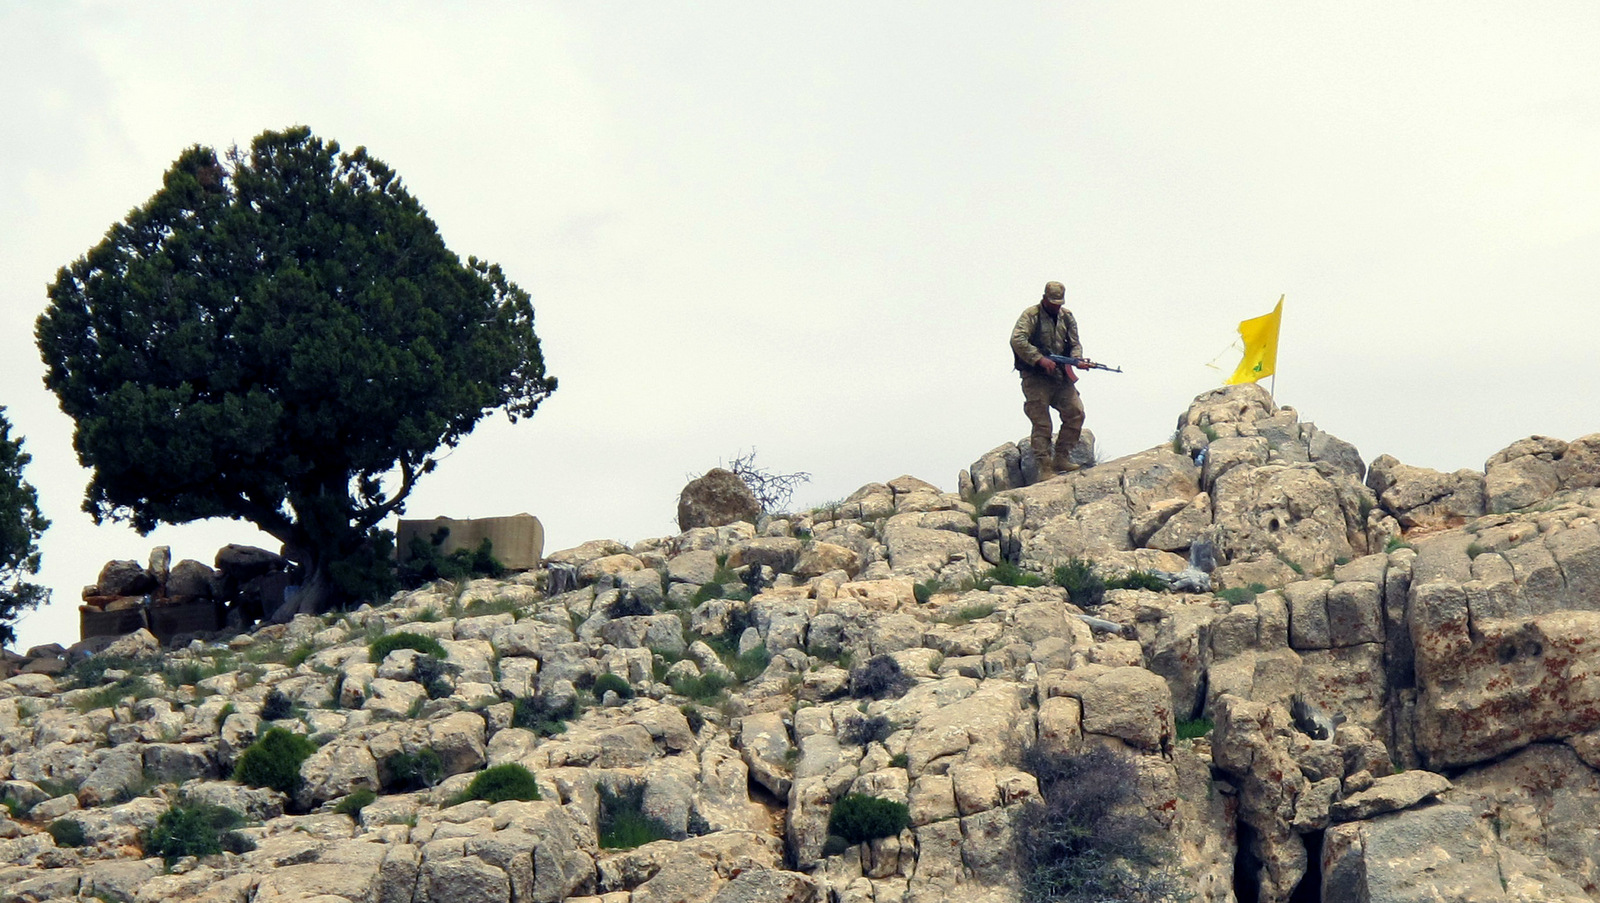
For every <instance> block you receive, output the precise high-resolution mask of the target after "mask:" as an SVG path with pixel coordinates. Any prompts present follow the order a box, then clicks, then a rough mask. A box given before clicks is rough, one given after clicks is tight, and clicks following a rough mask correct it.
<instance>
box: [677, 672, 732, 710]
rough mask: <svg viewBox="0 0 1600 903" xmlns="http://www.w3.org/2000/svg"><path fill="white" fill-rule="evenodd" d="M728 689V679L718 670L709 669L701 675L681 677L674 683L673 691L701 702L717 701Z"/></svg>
mask: <svg viewBox="0 0 1600 903" xmlns="http://www.w3.org/2000/svg"><path fill="white" fill-rule="evenodd" d="M727 689H728V679H727V678H726V677H723V676H722V674H721V673H720V672H717V671H707V672H706V673H704V674H701V675H700V676H699V677H685V678H680V679H678V680H676V681H674V682H673V684H672V692H674V693H677V694H678V695H679V696H687V697H689V698H690V699H693V700H694V701H695V702H699V703H709V702H715V701H717V700H718V699H720V698H722V694H723V692H724V691H726V690H727Z"/></svg>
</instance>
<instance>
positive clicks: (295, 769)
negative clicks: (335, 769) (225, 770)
mask: <svg viewBox="0 0 1600 903" xmlns="http://www.w3.org/2000/svg"><path fill="white" fill-rule="evenodd" d="M316 750H317V747H316V745H315V744H313V743H312V742H311V741H310V740H308V739H307V738H305V737H303V736H301V735H299V734H296V733H291V732H290V731H287V730H284V729H283V728H281V727H275V728H272V729H270V730H268V731H267V732H266V733H265V734H262V735H261V736H260V738H258V739H257V740H256V742H254V743H252V744H250V746H249V747H248V748H246V749H245V751H244V752H243V753H242V754H240V756H239V761H238V762H237V763H236V764H235V765H234V767H233V779H234V780H235V781H238V782H239V783H241V784H247V785H249V786H251V787H271V788H272V789H273V790H277V791H279V792H281V793H288V794H293V793H294V792H295V791H296V790H297V789H299V787H300V765H301V764H302V763H304V762H305V760H306V759H309V758H310V757H311V754H312V753H314V752H316Z"/></svg>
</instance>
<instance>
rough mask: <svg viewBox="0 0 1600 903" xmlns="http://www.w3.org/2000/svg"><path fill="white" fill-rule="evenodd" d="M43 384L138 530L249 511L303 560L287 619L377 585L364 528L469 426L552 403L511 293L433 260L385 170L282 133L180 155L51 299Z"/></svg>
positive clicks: (525, 311)
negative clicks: (498, 413)
mask: <svg viewBox="0 0 1600 903" xmlns="http://www.w3.org/2000/svg"><path fill="white" fill-rule="evenodd" d="M49 291H50V306H49V308H48V309H47V310H46V311H45V313H44V314H43V315H42V316H40V317H39V321H38V324H37V328H36V333H37V337H38V340H39V349H40V352H41V354H42V355H43V357H44V361H45V364H46V365H47V366H48V368H49V372H48V375H47V376H46V377H45V384H46V385H47V386H48V387H49V388H50V389H51V390H53V391H54V392H55V393H56V396H57V397H58V398H59V399H60V402H61V408H62V410H64V411H65V412H66V413H68V414H69V415H71V416H72V417H73V419H74V420H76V421H77V432H76V434H75V436H74V444H75V447H76V448H77V451H78V456H79V459H80V460H81V461H82V462H83V463H84V465H85V466H87V467H89V468H91V469H92V470H93V477H92V479H91V481H90V483H89V488H88V493H87V496H86V498H85V501H84V510H86V511H88V512H89V513H90V514H92V515H93V516H94V517H95V519H96V521H97V522H98V521H100V520H101V519H104V518H112V519H117V520H126V521H129V522H131V523H132V525H133V526H134V527H135V528H136V529H138V530H140V531H141V532H148V531H150V530H152V529H154V528H155V526H156V525H157V524H158V523H163V522H165V523H184V522H188V521H193V520H199V519H202V518H211V517H224V518H236V519H242V520H247V521H250V522H253V523H255V524H256V525H257V526H259V527H261V529H262V530H264V531H266V532H267V533H270V534H271V535H273V536H275V537H277V538H278V539H280V540H282V541H283V542H284V544H285V546H286V547H287V549H289V550H290V553H291V557H292V558H294V559H295V560H297V561H299V562H300V563H301V565H302V567H303V573H302V575H301V579H302V585H303V590H302V593H301V596H300V597H299V598H300V601H301V605H300V609H299V610H301V611H313V610H322V609H326V608H327V607H329V606H331V605H333V604H336V603H339V602H342V601H348V600H351V599H354V598H357V597H359V596H361V595H362V594H364V593H365V592H369V591H371V589H372V588H373V587H374V584H373V582H372V581H373V579H374V575H375V574H377V573H379V572H380V563H379V561H378V559H379V558H381V557H382V555H381V550H380V549H379V548H377V538H378V536H379V534H378V531H377V524H378V523H379V522H380V521H381V520H382V519H383V518H385V517H386V516H388V515H389V514H391V513H398V512H400V511H402V510H403V507H404V504H405V499H406V496H407V495H408V494H409V493H410V492H411V489H412V487H413V485H414V483H415V480H416V479H417V478H418V477H419V476H421V475H422V474H424V473H427V472H428V471H430V470H432V469H433V466H434V464H435V462H436V460H437V455H438V454H439V452H440V450H441V449H443V448H447V447H451V446H454V445H455V444H457V443H458V442H459V441H460V440H461V439H462V437H464V436H465V435H466V434H467V433H468V432H470V431H471V430H472V428H473V427H474V426H475V425H476V424H477V422H478V421H479V420H480V419H481V418H482V417H483V416H484V415H485V414H487V413H489V412H491V411H495V410H504V411H505V412H506V413H507V414H508V415H509V416H510V418H511V419H512V421H513V422H514V421H515V420H516V419H517V418H518V417H525V416H529V415H531V414H532V413H533V412H534V410H535V409H536V408H537V407H538V405H539V402H540V401H542V400H543V399H544V398H545V397H546V396H547V395H549V394H550V393H551V392H552V391H554V390H555V388H556V381H555V379H554V378H553V377H549V376H547V375H546V374H545V370H544V358H543V356H542V355H541V353H540V349H539V339H538V336H537V335H535V333H534V329H533V305H532V303H531V302H530V300H529V298H528V294H527V293H526V292H524V291H523V290H522V289H520V288H518V287H517V286H516V285H515V284H514V283H512V282H511V281H510V280H508V279H507V278H506V277H505V275H504V274H502V273H501V271H500V268H499V266H497V265H493V264H489V263H487V262H483V261H479V260H477V259H476V258H468V260H467V261H466V262H465V263H463V262H462V261H461V260H460V259H459V258H458V257H457V256H456V255H455V254H454V253H452V252H451V251H450V250H449V249H448V248H446V247H445V244H444V241H443V240H442V239H441V238H440V236H439V233H438V229H437V228H436V227H435V225H434V223H433V221H432V220H431V219H430V218H429V217H428V215H427V213H426V212H425V211H424V210H423V208H422V205H421V204H419V203H418V202H417V200H416V199H415V198H413V197H412V196H411V195H410V194H409V193H408V192H407V191H406V190H405V189H404V188H403V187H402V186H401V182H400V179H399V178H398V177H397V176H396V175H395V173H394V172H393V171H392V170H390V169H389V168H388V167H387V166H385V165H384V164H383V163H381V162H380V161H378V160H377V159H375V158H373V157H371V156H369V155H368V154H367V152H366V150H365V149H364V148H357V149H356V150H355V151H354V152H352V153H348V154H341V153H340V151H339V145H338V144H337V143H335V142H332V141H326V142H325V141H323V140H321V139H319V138H316V137H314V136H313V135H312V134H311V132H310V130H309V129H306V128H303V127H297V128H292V129H288V130H286V131H283V132H266V133H264V134H262V135H261V136H260V137H258V138H256V139H255V141H254V142H253V143H252V145H251V148H250V151H249V152H248V153H247V154H246V153H244V152H241V151H240V150H238V149H237V148H235V149H234V150H233V151H232V152H230V153H229V154H227V155H226V156H225V157H222V158H219V157H218V155H217V153H216V152H215V151H214V150H212V149H211V148H207V147H201V146H195V147H191V148H189V149H188V150H186V151H184V152H183V154H182V155H181V156H180V157H179V158H178V160H177V162H176V163H174V164H173V165H172V168H171V169H169V170H168V171H167V173H166V175H165V177H164V179H163V185H162V188H161V190H160V191H158V192H156V194H155V195H154V196H153V197H151V198H150V200H149V201H147V202H146V203H145V204H144V205H142V206H140V207H138V208H136V209H134V210H133V211H132V212H130V213H129V214H128V216H127V218H126V219H125V220H124V221H122V222H120V223H117V224H115V225H113V226H112V227H111V230H110V232H109V233H107V235H106V237H105V240H103V241H102V242H100V244H98V245H96V246H95V247H93V248H91V249H90V250H89V252H88V253H87V254H86V255H84V256H83V257H81V258H79V259H78V260H76V261H74V262H73V263H72V264H71V265H70V266H67V267H64V268H62V269H61V271H60V272H59V274H58V275H57V277H56V280H55V282H54V283H53V284H51V286H50V289H49Z"/></svg>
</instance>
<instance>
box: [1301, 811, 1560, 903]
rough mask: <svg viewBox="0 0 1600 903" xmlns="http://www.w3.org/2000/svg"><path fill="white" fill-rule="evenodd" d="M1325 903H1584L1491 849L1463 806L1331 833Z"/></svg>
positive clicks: (1526, 864) (1553, 879)
mask: <svg viewBox="0 0 1600 903" xmlns="http://www.w3.org/2000/svg"><path fill="white" fill-rule="evenodd" d="M1322 859H1323V875H1322V894H1323V899H1325V900H1372V901H1380V900H1381V901H1386V903H1425V901H1434V900H1440V899H1448V900H1459V901H1463V903H1480V901H1481V903H1502V901H1513V900H1518V901H1524V900H1525V901H1530V903H1531V901H1535V900H1538V901H1550V903H1582V901H1586V900H1589V899H1590V898H1589V897H1588V895H1587V894H1585V893H1584V892H1583V890H1582V889H1581V888H1579V887H1578V885H1576V884H1574V883H1572V882H1571V881H1569V880H1567V879H1566V878H1565V877H1562V876H1560V875H1559V874H1556V873H1554V872H1552V871H1548V870H1545V869H1542V868H1540V867H1539V866H1538V865H1537V864H1536V863H1533V862H1530V861H1529V860H1528V859H1527V858H1526V857H1523V856H1519V855H1517V854H1516V853H1515V852H1514V851H1512V850H1508V849H1506V848H1505V847H1503V846H1501V845H1500V844H1499V843H1497V842H1496V840H1495V838H1494V837H1493V835H1492V833H1491V830H1490V828H1489V826H1488V825H1487V824H1486V823H1485V820H1484V819H1481V818H1479V817H1478V816H1477V814H1476V813H1474V812H1473V811H1472V810H1471V809H1469V808H1467V807H1465V806H1452V805H1435V806H1427V807H1423V808H1420V809H1410V810H1406V811H1404V812H1398V813H1395V814H1393V815H1388V816H1384V817H1380V818H1376V819H1373V820H1371V821H1357V822H1350V823H1348V824H1344V825H1336V826H1334V827H1333V828H1330V829H1329V830H1328V833H1327V835H1326V838H1325V840H1324V842H1323V855H1322Z"/></svg>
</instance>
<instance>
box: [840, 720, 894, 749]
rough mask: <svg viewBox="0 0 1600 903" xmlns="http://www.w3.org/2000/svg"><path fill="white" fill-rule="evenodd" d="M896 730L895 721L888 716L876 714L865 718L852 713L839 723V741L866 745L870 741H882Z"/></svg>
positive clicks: (851, 744) (850, 744)
mask: <svg viewBox="0 0 1600 903" xmlns="http://www.w3.org/2000/svg"><path fill="white" fill-rule="evenodd" d="M894 731H895V727H894V722H893V721H890V720H889V718H888V716H885V715H874V716H872V717H871V718H865V717H862V716H859V715H852V716H850V717H847V718H845V720H844V723H842V724H840V725H839V730H838V732H837V733H838V736H839V742H840V743H844V744H846V745H849V746H866V745H867V744H868V743H882V742H883V741H885V740H887V739H889V735H890V734H893V733H894Z"/></svg>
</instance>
